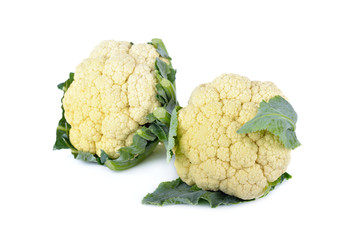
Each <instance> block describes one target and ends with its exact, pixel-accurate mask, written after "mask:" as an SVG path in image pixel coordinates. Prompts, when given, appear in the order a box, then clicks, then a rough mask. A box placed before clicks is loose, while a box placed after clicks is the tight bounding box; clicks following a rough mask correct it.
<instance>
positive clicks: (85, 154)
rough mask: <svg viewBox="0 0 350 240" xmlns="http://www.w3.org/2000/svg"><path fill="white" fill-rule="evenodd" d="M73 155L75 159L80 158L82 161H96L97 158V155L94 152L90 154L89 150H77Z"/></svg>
mask: <svg viewBox="0 0 350 240" xmlns="http://www.w3.org/2000/svg"><path fill="white" fill-rule="evenodd" d="M73 155H75V157H74V158H75V159H79V160H82V161H84V162H93V163H98V162H99V160H97V159H98V157H97V156H96V155H94V154H91V153H89V152H83V151H78V153H77V154H74V153H73Z"/></svg>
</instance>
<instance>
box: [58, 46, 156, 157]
mask: <svg viewBox="0 0 350 240" xmlns="http://www.w3.org/2000/svg"><path fill="white" fill-rule="evenodd" d="M157 57H159V54H158V52H157V51H156V49H155V48H154V46H153V45H151V44H136V45H132V44H130V42H117V41H113V40H109V41H103V42H102V43H100V44H99V45H98V46H97V47H96V48H95V49H94V50H93V51H92V52H91V54H90V57H89V58H87V59H85V60H84V61H83V62H82V63H81V64H79V65H78V67H77V68H76V71H75V75H74V81H73V83H72V84H71V86H70V87H69V88H68V90H67V92H66V93H65V95H64V98H63V107H64V110H65V117H66V120H67V122H68V123H69V124H70V125H71V127H72V128H71V130H70V141H71V143H72V144H73V145H74V147H75V148H77V149H78V150H81V151H85V152H90V153H93V154H95V153H96V154H98V155H100V151H101V150H104V151H105V152H106V153H107V154H108V155H109V156H111V157H117V156H118V154H117V151H118V150H119V148H121V147H124V146H128V145H130V144H131V143H132V136H133V135H134V133H135V131H136V130H137V129H138V128H139V126H140V125H142V124H144V123H145V122H146V115H147V114H149V113H151V112H152V111H153V110H154V109H155V108H156V107H158V106H159V105H160V104H159V102H158V101H157V99H156V88H155V85H156V83H157V80H156V78H155V76H154V64H155V61H156V58H157Z"/></svg>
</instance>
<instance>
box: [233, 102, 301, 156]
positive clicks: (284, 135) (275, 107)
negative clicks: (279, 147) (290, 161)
mask: <svg viewBox="0 0 350 240" xmlns="http://www.w3.org/2000/svg"><path fill="white" fill-rule="evenodd" d="M297 119H298V115H297V113H296V112H295V111H294V109H293V107H292V105H291V104H290V103H289V102H288V101H287V100H285V99H284V98H282V97H281V96H275V97H273V98H271V99H270V100H269V101H268V102H265V101H262V102H261V103H260V106H259V110H258V113H257V114H256V116H255V117H254V118H253V119H251V120H250V121H248V122H246V123H245V124H244V125H243V126H242V127H241V128H240V129H238V131H237V133H251V132H257V131H261V130H267V131H269V132H271V133H272V134H274V135H276V136H278V137H279V139H280V141H281V143H282V144H283V145H284V146H285V147H286V148H288V149H295V148H296V147H298V146H300V142H299V141H298V139H297V137H296V134H295V129H296V122H297Z"/></svg>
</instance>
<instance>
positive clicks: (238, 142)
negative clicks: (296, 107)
mask: <svg viewBox="0 0 350 240" xmlns="http://www.w3.org/2000/svg"><path fill="white" fill-rule="evenodd" d="M277 95H280V96H282V97H283V94H282V92H281V91H280V90H279V89H278V88H277V87H276V86H275V85H274V84H273V83H272V82H259V81H250V80H249V79H248V78H246V77H242V76H239V75H235V74H223V75H221V76H219V77H218V78H216V79H215V80H214V81H213V82H211V83H207V84H202V85H200V86H199V87H197V88H196V89H195V90H194V91H193V93H192V95H191V98H190V100H189V103H188V106H187V107H185V108H183V109H181V110H180V111H179V115H178V118H179V124H178V145H177V149H176V153H175V156H176V159H175V167H176V170H177V173H178V175H179V176H180V178H181V179H182V180H183V181H184V182H186V183H187V184H189V185H193V184H196V185H197V186H198V187H200V188H202V189H204V190H213V191H217V190H221V191H222V192H224V193H226V194H229V195H234V196H236V197H239V198H241V199H253V198H257V197H259V196H261V195H263V193H264V191H265V189H266V188H267V186H268V183H269V182H273V181H275V180H276V179H277V178H278V177H280V176H281V174H283V173H284V172H285V171H286V168H287V166H288V164H289V161H290V152H291V150H290V149H287V148H285V147H284V146H283V144H282V143H280V141H279V139H278V137H276V136H274V135H272V134H271V133H269V132H267V131H259V132H255V133H249V134H238V133H237V132H236V131H237V130H238V129H239V128H240V127H242V126H243V125H244V124H245V123H246V122H247V121H249V120H251V119H252V118H253V117H255V115H256V113H257V111H258V108H259V103H260V102H261V101H262V100H265V101H268V100H269V99H271V98H272V97H274V96H277Z"/></svg>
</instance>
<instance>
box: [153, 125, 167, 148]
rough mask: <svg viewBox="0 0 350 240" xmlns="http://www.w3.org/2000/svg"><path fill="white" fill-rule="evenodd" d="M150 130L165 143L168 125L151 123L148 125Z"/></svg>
mask: <svg viewBox="0 0 350 240" xmlns="http://www.w3.org/2000/svg"><path fill="white" fill-rule="evenodd" d="M148 128H149V129H150V130H151V132H152V133H153V134H154V135H156V136H157V138H158V139H159V140H160V141H161V142H163V143H164V144H167V141H168V131H169V129H168V127H167V126H166V125H164V124H162V123H160V122H157V123H152V124H151V125H150V126H149V127H148Z"/></svg>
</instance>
